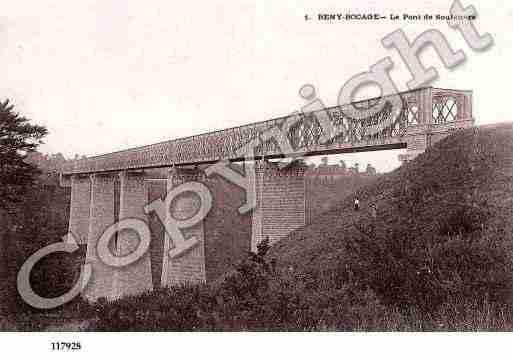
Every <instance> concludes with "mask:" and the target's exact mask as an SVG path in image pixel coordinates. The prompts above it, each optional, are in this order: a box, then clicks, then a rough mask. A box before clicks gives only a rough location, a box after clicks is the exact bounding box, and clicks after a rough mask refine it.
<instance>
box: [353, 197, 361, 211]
mask: <svg viewBox="0 0 513 359" xmlns="http://www.w3.org/2000/svg"><path fill="white" fill-rule="evenodd" d="M359 209H360V200H359V199H358V197H355V199H354V210H355V211H358V210H359Z"/></svg>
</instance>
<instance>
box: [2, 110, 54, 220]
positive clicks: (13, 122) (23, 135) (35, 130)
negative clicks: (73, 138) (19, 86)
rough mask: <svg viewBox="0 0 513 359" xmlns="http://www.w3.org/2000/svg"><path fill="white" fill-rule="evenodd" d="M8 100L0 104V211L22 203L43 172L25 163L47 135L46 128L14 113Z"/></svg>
mask: <svg viewBox="0 0 513 359" xmlns="http://www.w3.org/2000/svg"><path fill="white" fill-rule="evenodd" d="M13 108H14V106H13V105H11V104H10V103H9V100H5V101H4V102H0V210H4V211H5V210H7V209H8V208H9V207H10V206H11V205H12V204H14V203H17V202H19V201H20V200H21V199H22V198H23V194H24V193H26V191H27V190H28V189H29V188H30V187H31V186H32V184H33V182H34V179H35V177H36V176H37V175H38V174H39V173H40V172H39V170H38V168H37V167H36V166H35V165H33V164H30V163H27V162H26V161H25V159H26V157H27V155H28V154H29V153H31V152H33V151H35V150H36V148H37V146H38V145H40V144H41V143H42V139H43V137H44V136H46V134H47V133H48V131H47V129H46V128H45V127H43V126H38V125H32V124H30V123H29V121H30V120H29V119H27V118H25V117H23V116H20V115H19V114H18V113H17V112H14V111H13Z"/></svg>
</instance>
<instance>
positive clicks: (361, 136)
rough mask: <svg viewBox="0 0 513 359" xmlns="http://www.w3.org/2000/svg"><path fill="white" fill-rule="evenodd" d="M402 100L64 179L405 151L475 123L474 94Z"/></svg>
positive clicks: (82, 165)
mask: <svg viewBox="0 0 513 359" xmlns="http://www.w3.org/2000/svg"><path fill="white" fill-rule="evenodd" d="M398 95H399V98H400V99H401V103H402V108H401V111H400V113H399V115H398V116H394V115H393V113H392V105H391V101H389V100H388V99H391V96H387V97H384V100H385V103H386V105H385V106H381V111H379V112H378V113H376V114H373V115H372V116H369V117H366V118H358V119H356V118H351V117H350V116H348V115H347V113H348V111H347V109H348V108H349V106H352V105H356V106H358V107H359V108H360V107H361V108H368V109H369V108H372V106H374V105H375V104H376V103H377V102H378V101H379V100H380V98H373V99H368V100H364V101H359V102H356V103H353V104H351V105H344V106H335V107H331V108H327V109H323V110H319V111H315V112H308V113H296V114H292V115H289V116H285V117H280V118H276V119H271V120H267V121H263V122H258V123H253V124H249V125H244V126H239V127H234V128H229V129H225V130H220V131H214V132H210V133H205V134H201V135H196V136H190V137H186V138H179V139H174V140H169V141H165V142H161V143H156V144H152V145H148V146H143V147H138V148H133V149H127V150H123V151H119V152H114V153H109V154H104V155H99V156H94V157H89V158H86V159H81V160H77V161H73V162H72V163H71V164H69V165H68V166H66V167H65V168H63V170H62V175H64V176H68V175H72V174H88V173H98V172H110V171H121V170H127V169H134V170H135V169H147V168H158V167H169V166H173V165H176V166H184V165H192V164H205V163H213V162H216V161H218V160H221V159H224V160H230V161H241V160H244V159H253V158H261V157H263V156H265V158H279V157H284V156H290V155H295V154H303V155H305V156H309V155H320V154H328V153H345V152H360V151H376V150H383V149H392V148H405V147H406V146H407V137H408V136H415V135H417V134H427V133H436V132H444V131H445V132H447V131H449V130H450V129H453V128H458V127H468V122H469V121H470V122H472V116H471V92H470V91H459V90H446V89H435V88H431V87H428V88H421V89H417V90H413V91H408V92H402V93H400V94H398ZM323 121H324V122H323ZM326 121H327V122H326ZM323 123H324V124H326V123H329V124H330V126H331V129H332V130H334V131H333V135H330V136H329V137H330V138H329V140H328V141H325V137H323V136H325V135H326V134H325V133H324V132H325V127H323V125H322V124H323ZM273 129H280V132H281V133H285V134H286V136H287V142H288V143H289V144H290V147H288V149H286V148H285V149H284V148H283V146H280V143H279V141H278V140H277V137H276V136H274V137H266V138H263V137H262V134H266V133H269V132H270V131H272V130H273ZM275 133H276V132H275ZM264 137H265V136H264ZM249 143H253V144H255V145H256V147H254V153H253V154H252V155H249V156H248V155H246V151H242V150H241V149H242V148H244V146H245V145H247V144H249ZM282 143H283V142H282Z"/></svg>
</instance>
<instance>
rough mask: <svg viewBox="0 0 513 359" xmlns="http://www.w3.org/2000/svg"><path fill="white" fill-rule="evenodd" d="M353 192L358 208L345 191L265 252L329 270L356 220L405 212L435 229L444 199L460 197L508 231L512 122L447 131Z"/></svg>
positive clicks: (512, 193) (446, 210)
mask: <svg viewBox="0 0 513 359" xmlns="http://www.w3.org/2000/svg"><path fill="white" fill-rule="evenodd" d="M358 195H359V198H360V201H361V204H362V210H361V211H359V212H354V211H353V209H352V200H353V198H352V196H350V197H347V198H345V199H342V200H341V201H340V202H339V203H338V204H337V205H336V206H334V207H333V208H332V209H331V210H329V211H327V212H325V213H324V214H322V215H320V216H318V217H317V219H316V220H314V221H313V223H312V224H310V225H308V226H306V227H305V228H302V229H299V230H297V231H295V232H293V233H292V234H291V235H290V236H289V237H288V238H286V239H284V240H282V241H280V242H279V243H277V244H276V245H275V246H274V247H273V249H272V252H271V255H272V256H274V257H277V258H279V262H280V263H282V264H284V265H287V266H290V265H292V266H293V267H294V268H295V270H297V271H303V270H314V269H328V270H329V269H330V268H332V267H333V266H335V265H336V263H337V262H340V259H343V258H344V248H345V245H344V242H345V241H347V240H351V239H352V238H355V237H358V236H361V233H360V231H358V229H357V228H356V227H355V224H356V223H360V224H361V223H363V224H364V225H365V223H371V222H374V223H378V225H380V226H388V227H389V228H393V227H394V226H393V224H394V222H396V221H400V220H404V219H406V220H407V221H412V223H413V222H416V223H415V228H416V230H419V228H420V230H424V231H437V230H439V229H440V226H441V225H442V223H443V221H444V220H445V219H446V218H447V217H448V216H449V215H450V211H451V207H453V205H452V204H453V203H455V202H461V201H465V202H466V203H469V204H471V205H473V206H479V207H486V208H487V210H489V211H490V212H491V216H490V218H489V220H488V222H489V223H487V224H488V225H487V228H497V227H500V228H504V230H505V233H507V235H508V236H509V238H511V234H512V233H513V228H512V227H513V225H512V222H513V220H512V219H513V124H511V123H508V124H499V125H493V126H483V127H478V128H474V129H468V130H465V131H462V132H458V133H456V134H454V135H452V136H449V137H448V138H445V139H444V140H442V141H440V142H439V143H437V144H436V145H435V146H433V147H432V148H431V149H430V150H428V151H427V152H426V153H424V154H422V155H420V156H419V157H417V158H416V159H415V160H414V161H412V162H410V163H408V164H407V165H405V166H402V167H401V168H399V169H397V170H395V171H394V172H392V173H390V174H387V175H384V176H382V177H381V178H380V179H378V180H377V181H376V183H373V184H371V185H368V186H365V187H363V188H362V189H360V190H359V191H358ZM371 202H374V203H377V207H378V215H377V218H376V219H372V218H371V216H370V212H369V207H368V206H369V204H370V203H371ZM413 218H415V219H413ZM493 222H495V223H493ZM413 227H414V226H413V224H412V228H413Z"/></svg>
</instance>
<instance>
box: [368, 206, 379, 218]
mask: <svg viewBox="0 0 513 359" xmlns="http://www.w3.org/2000/svg"><path fill="white" fill-rule="evenodd" d="M370 212H371V216H372V218H376V217H377V216H378V208H377V206H376V203H371V205H370Z"/></svg>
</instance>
